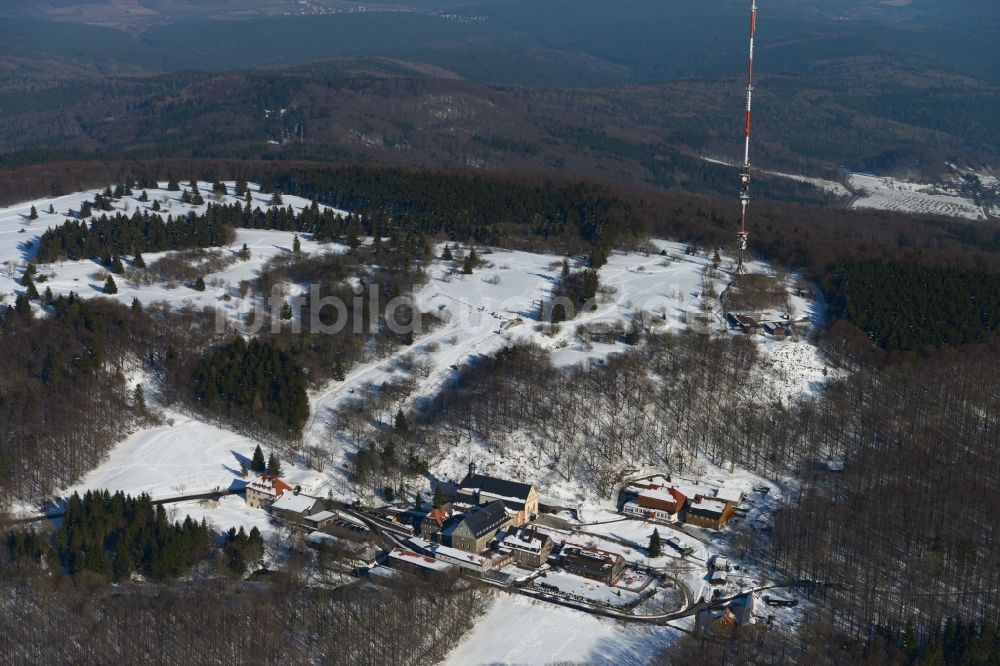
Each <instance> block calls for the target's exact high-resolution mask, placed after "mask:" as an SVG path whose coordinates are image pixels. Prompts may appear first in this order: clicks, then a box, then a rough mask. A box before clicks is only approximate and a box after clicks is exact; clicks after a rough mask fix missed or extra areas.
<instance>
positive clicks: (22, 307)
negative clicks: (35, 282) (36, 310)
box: [14, 294, 32, 321]
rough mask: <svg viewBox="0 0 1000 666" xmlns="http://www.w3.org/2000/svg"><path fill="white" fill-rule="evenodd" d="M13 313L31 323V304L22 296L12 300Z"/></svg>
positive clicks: (19, 295)
mask: <svg viewBox="0 0 1000 666" xmlns="http://www.w3.org/2000/svg"><path fill="white" fill-rule="evenodd" d="M14 313H15V314H16V315H17V316H18V317H20V318H21V319H22V320H24V321H31V316H32V315H31V303H29V302H28V298H27V296H25V295H24V294H18V295H17V298H15V299H14Z"/></svg>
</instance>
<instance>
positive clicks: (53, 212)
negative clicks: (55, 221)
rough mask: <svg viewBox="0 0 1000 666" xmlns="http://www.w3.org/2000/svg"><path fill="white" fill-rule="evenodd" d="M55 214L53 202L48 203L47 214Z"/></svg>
mask: <svg viewBox="0 0 1000 666" xmlns="http://www.w3.org/2000/svg"><path fill="white" fill-rule="evenodd" d="M55 214H56V207H55V204H49V215H55Z"/></svg>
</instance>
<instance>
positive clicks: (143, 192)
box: [139, 190, 149, 203]
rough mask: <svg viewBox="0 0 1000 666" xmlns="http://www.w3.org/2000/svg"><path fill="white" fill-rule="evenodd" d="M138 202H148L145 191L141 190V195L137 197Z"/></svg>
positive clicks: (147, 195) (147, 194)
mask: <svg viewBox="0 0 1000 666" xmlns="http://www.w3.org/2000/svg"><path fill="white" fill-rule="evenodd" d="M139 201H141V202H143V203H146V202H147V201H149V193H148V192H146V190H143V191H142V194H140V195H139Z"/></svg>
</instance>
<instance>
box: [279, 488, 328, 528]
mask: <svg viewBox="0 0 1000 666" xmlns="http://www.w3.org/2000/svg"><path fill="white" fill-rule="evenodd" d="M318 504H319V500H318V499H316V498H315V497H309V496H308V495H296V494H295V493H289V492H286V493H282V495H281V497H279V498H278V499H276V500H275V501H274V503H273V504H271V513H272V514H274V515H275V516H278V517H279V518H285V519H286V520H292V521H295V522H298V523H305V522H306V520H305V519H306V516H311V515H312V514H314V513H316V507H317V505H318Z"/></svg>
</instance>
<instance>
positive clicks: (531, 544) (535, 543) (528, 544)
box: [501, 533, 544, 553]
mask: <svg viewBox="0 0 1000 666" xmlns="http://www.w3.org/2000/svg"><path fill="white" fill-rule="evenodd" d="M525 536H527V533H522V534H511V535H509V536H507V537H506V538H504V540H503V541H501V543H502V544H503V545H504V546H506V547H508V548H513V549H515V550H526V551H530V552H532V553H539V552H541V550H542V546H543V545H544V541H543V538H542V537H541V536H538V535H537V534H532V535H530V536H529V537H528V538H525Z"/></svg>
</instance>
